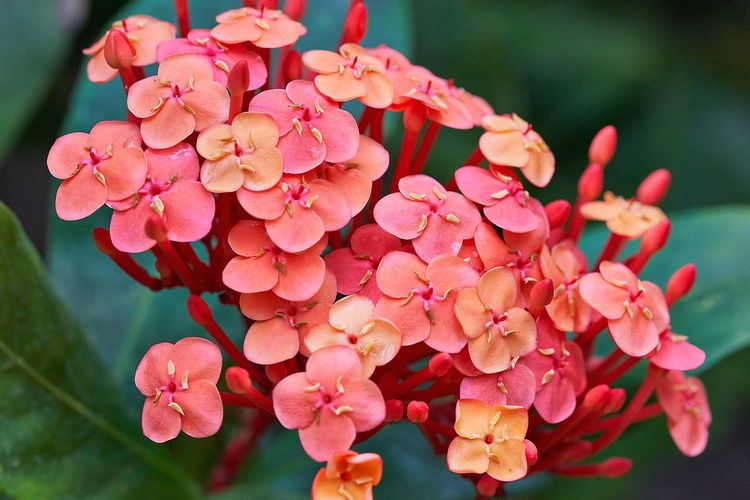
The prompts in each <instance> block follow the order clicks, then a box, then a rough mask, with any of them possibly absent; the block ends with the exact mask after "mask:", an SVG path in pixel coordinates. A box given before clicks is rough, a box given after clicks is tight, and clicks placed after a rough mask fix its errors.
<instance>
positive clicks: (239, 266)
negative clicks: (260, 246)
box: [222, 253, 280, 293]
mask: <svg viewBox="0 0 750 500" xmlns="http://www.w3.org/2000/svg"><path fill="white" fill-rule="evenodd" d="M279 278H280V273H279V271H278V270H277V269H276V268H275V267H274V266H273V262H272V261H271V255H270V254H269V253H266V254H265V255H263V256H261V257H235V258H233V259H232V260H230V261H229V262H228V263H227V265H226V267H225V268H224V271H223V273H222V281H223V282H224V284H225V285H226V286H228V287H229V288H231V289H232V290H235V291H237V292H241V293H254V292H265V291H267V290H270V289H272V288H273V287H275V286H276V285H277V283H278V281H279Z"/></svg>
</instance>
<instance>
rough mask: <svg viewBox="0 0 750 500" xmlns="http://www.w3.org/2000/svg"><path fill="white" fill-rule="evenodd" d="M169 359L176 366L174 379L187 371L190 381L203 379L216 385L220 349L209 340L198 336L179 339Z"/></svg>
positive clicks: (219, 373) (219, 367) (219, 364)
mask: <svg viewBox="0 0 750 500" xmlns="http://www.w3.org/2000/svg"><path fill="white" fill-rule="evenodd" d="M170 359H171V360H172V361H173V363H174V365H175V368H176V371H175V379H178V380H181V379H182V377H183V374H184V373H185V372H188V373H189V379H190V380H191V381H193V380H194V381H198V380H205V381H207V382H210V383H212V384H214V385H216V382H218V381H219V377H220V376H221V361H222V360H221V351H220V350H219V348H218V347H217V346H216V344H214V343H213V342H211V341H210V340H206V339H202V338H200V337H187V338H184V339H182V340H179V341H177V343H176V344H175V345H174V349H173V350H172V353H171V357H170ZM164 366H166V365H164ZM164 366H162V369H164ZM191 385H192V384H191Z"/></svg>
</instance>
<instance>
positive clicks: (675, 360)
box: [649, 332, 706, 371]
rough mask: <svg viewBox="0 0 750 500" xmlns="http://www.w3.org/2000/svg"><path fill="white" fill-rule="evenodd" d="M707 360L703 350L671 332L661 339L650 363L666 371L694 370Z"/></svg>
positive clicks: (650, 357) (650, 358)
mask: <svg viewBox="0 0 750 500" xmlns="http://www.w3.org/2000/svg"><path fill="white" fill-rule="evenodd" d="M675 337H676V338H677V339H678V340H675ZM705 360H706V353H705V352H703V350H702V349H699V348H698V347H696V346H694V345H693V344H691V343H689V342H688V341H687V340H686V339H684V338H680V337H679V336H677V334H674V333H671V332H668V333H667V334H665V335H663V336H662V337H661V340H660V342H659V345H658V346H657V348H656V350H655V351H654V352H653V354H651V356H649V361H651V362H652V363H653V364H655V365H656V366H658V367H659V368H664V369H665V370H680V371H686V370H694V369H696V368H698V367H699V366H700V365H702V364H703V362H704V361H705Z"/></svg>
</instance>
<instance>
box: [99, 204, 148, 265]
mask: <svg viewBox="0 0 750 500" xmlns="http://www.w3.org/2000/svg"><path fill="white" fill-rule="evenodd" d="M155 215H156V212H154V210H153V209H152V208H151V207H150V206H149V203H148V202H147V201H146V200H145V199H143V198H142V199H141V200H140V201H139V202H138V204H137V205H135V206H134V207H132V208H129V209H125V210H115V211H114V212H113V213H112V222H111V223H110V226H109V231H110V237H111V238H112V243H113V244H114V246H115V248H117V249H118V250H120V251H121V252H128V253H138V252H143V251H145V250H148V249H149V248H151V247H153V246H154V245H155V244H156V241H154V240H152V239H151V238H149V237H148V236H146V231H145V227H146V221H147V220H149V219H150V218H151V217H153V216H155Z"/></svg>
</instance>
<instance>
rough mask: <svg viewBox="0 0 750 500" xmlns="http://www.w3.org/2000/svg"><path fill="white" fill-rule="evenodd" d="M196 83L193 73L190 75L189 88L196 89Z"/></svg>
mask: <svg viewBox="0 0 750 500" xmlns="http://www.w3.org/2000/svg"><path fill="white" fill-rule="evenodd" d="M194 85H195V77H194V76H193V75H190V77H189V78H188V88H189V89H190V90H195V87H194Z"/></svg>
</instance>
